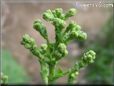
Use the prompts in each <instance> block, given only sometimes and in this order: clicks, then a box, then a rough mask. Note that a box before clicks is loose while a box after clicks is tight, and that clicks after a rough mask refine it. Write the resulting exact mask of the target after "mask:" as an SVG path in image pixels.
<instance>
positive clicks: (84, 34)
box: [78, 31, 87, 40]
mask: <svg viewBox="0 0 114 86" xmlns="http://www.w3.org/2000/svg"><path fill="white" fill-rule="evenodd" d="M78 39H79V40H85V39H87V34H86V33H85V32H83V31H79V32H78Z"/></svg>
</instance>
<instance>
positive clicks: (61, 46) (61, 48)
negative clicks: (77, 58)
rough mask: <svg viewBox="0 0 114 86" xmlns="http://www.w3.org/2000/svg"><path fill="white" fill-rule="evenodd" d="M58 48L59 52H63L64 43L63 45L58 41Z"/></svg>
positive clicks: (64, 48)
mask: <svg viewBox="0 0 114 86" xmlns="http://www.w3.org/2000/svg"><path fill="white" fill-rule="evenodd" d="M58 50H59V51H60V52H64V51H65V50H66V45H65V44H64V43H60V44H59V45H58Z"/></svg>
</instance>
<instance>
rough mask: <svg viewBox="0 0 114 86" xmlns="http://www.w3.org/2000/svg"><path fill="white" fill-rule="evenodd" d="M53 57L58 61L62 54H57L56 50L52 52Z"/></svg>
mask: <svg viewBox="0 0 114 86" xmlns="http://www.w3.org/2000/svg"><path fill="white" fill-rule="evenodd" d="M54 56H55V57H56V59H57V60H58V59H60V58H61V57H62V54H61V53H60V52H58V51H57V50H56V51H55V52H54Z"/></svg>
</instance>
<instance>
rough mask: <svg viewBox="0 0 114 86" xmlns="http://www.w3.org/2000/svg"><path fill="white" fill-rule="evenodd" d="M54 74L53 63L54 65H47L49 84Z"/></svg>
mask: <svg viewBox="0 0 114 86" xmlns="http://www.w3.org/2000/svg"><path fill="white" fill-rule="evenodd" d="M54 75H55V64H54V65H49V77H48V82H49V84H52V83H53V81H54V80H53V77H54Z"/></svg>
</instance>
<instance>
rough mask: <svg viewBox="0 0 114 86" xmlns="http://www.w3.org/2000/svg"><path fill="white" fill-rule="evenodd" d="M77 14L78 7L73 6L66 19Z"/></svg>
mask: <svg viewBox="0 0 114 86" xmlns="http://www.w3.org/2000/svg"><path fill="white" fill-rule="evenodd" d="M75 14H76V9H75V8H71V9H70V10H69V11H68V12H67V13H66V15H65V17H66V19H67V18H69V17H71V16H74V15H75Z"/></svg>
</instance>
